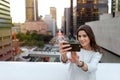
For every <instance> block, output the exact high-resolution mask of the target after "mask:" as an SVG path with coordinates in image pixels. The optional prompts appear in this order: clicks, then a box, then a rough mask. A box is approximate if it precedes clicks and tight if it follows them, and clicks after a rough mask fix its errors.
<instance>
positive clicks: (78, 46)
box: [63, 43, 81, 51]
mask: <svg viewBox="0 0 120 80" xmlns="http://www.w3.org/2000/svg"><path fill="white" fill-rule="evenodd" d="M65 44H70V47H72V49H71V50H69V51H80V49H81V46H80V44H76V43H63V45H65ZM65 48H68V47H65Z"/></svg>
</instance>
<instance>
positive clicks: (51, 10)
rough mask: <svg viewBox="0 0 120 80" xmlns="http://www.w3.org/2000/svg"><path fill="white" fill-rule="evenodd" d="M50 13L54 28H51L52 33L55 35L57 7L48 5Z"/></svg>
mask: <svg viewBox="0 0 120 80" xmlns="http://www.w3.org/2000/svg"><path fill="white" fill-rule="evenodd" d="M50 15H51V16H52V18H53V20H54V21H53V22H54V24H53V25H54V28H53V31H54V32H53V35H54V36H55V34H56V32H57V9H56V8H55V7H50Z"/></svg>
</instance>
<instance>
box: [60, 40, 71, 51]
mask: <svg viewBox="0 0 120 80" xmlns="http://www.w3.org/2000/svg"><path fill="white" fill-rule="evenodd" d="M70 49H71V47H70V44H69V43H68V42H66V41H63V42H61V43H60V45H59V50H60V52H61V53H63V52H67V51H69V50H70Z"/></svg>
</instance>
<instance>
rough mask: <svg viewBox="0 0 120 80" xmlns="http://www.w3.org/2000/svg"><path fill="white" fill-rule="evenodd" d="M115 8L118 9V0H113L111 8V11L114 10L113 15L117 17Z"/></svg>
mask: <svg viewBox="0 0 120 80" xmlns="http://www.w3.org/2000/svg"><path fill="white" fill-rule="evenodd" d="M115 10H116V0H112V8H111V11H112V15H113V17H115Z"/></svg>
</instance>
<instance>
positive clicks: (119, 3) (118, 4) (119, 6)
mask: <svg viewBox="0 0 120 80" xmlns="http://www.w3.org/2000/svg"><path fill="white" fill-rule="evenodd" d="M116 11H120V0H116Z"/></svg>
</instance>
